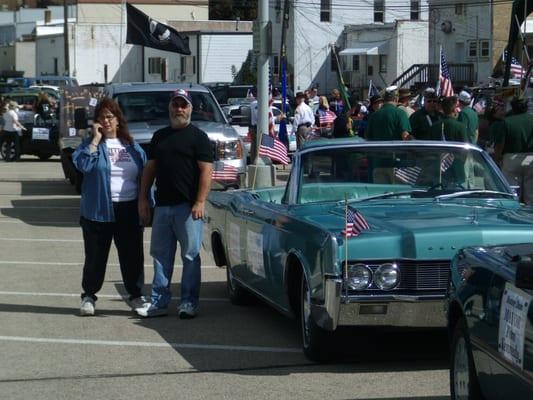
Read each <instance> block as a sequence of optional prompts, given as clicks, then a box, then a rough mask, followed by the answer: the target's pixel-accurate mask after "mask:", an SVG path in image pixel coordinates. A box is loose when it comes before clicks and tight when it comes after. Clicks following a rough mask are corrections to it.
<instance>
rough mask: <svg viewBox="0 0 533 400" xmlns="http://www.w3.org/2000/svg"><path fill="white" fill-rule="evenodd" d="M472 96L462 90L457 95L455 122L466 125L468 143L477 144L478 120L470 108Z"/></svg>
mask: <svg viewBox="0 0 533 400" xmlns="http://www.w3.org/2000/svg"><path fill="white" fill-rule="evenodd" d="M471 101H472V96H471V95H470V93H468V92H467V91H465V90H463V91H461V93H459V108H460V109H461V111H460V112H459V116H458V117H457V120H458V121H459V122H462V123H463V124H465V125H466V134H467V139H468V142H470V143H474V144H476V143H477V138H478V136H479V118H478V116H477V113H476V111H475V110H474V109H473V108H472V107H470V102H471Z"/></svg>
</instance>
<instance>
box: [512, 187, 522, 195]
mask: <svg viewBox="0 0 533 400" xmlns="http://www.w3.org/2000/svg"><path fill="white" fill-rule="evenodd" d="M511 189H513V192H515V194H516V197H518V198H520V192H521V189H520V186H519V185H511Z"/></svg>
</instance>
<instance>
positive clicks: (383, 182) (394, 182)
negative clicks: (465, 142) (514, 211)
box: [297, 146, 513, 204]
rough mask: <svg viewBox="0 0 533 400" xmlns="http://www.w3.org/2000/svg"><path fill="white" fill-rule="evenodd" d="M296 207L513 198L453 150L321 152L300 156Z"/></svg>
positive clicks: (477, 160) (478, 163) (484, 166)
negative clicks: (346, 202) (399, 200)
mask: <svg viewBox="0 0 533 400" xmlns="http://www.w3.org/2000/svg"><path fill="white" fill-rule="evenodd" d="M301 163H302V164H301V168H300V177H299V188H298V200H297V202H298V203H300V204H303V203H311V202H320V201H341V200H344V199H345V198H347V199H348V200H353V201H355V200H357V201H371V200H373V199H379V198H387V197H391V198H394V197H402V196H405V197H410V198H412V197H433V198H449V197H453V198H456V197H463V196H464V197H476V196H477V197H487V196H491V197H512V196H513V194H512V193H511V192H510V191H509V188H508V187H507V185H506V184H505V183H504V182H503V181H502V179H501V178H500V177H499V176H498V174H497V173H496V171H495V169H494V167H493V166H492V165H491V164H489V162H488V161H487V160H486V159H485V158H484V157H483V156H482V153H481V152H479V151H475V150H472V149H466V148H460V147H451V146H446V147H445V146H441V147H438V146H435V147H430V146H420V147H416V146H409V147H403V148H401V149H398V148H397V147H396V148H394V147H372V148H371V147H349V148H339V147H336V148H325V149H317V150H316V151H313V152H309V153H306V154H302V159H301Z"/></svg>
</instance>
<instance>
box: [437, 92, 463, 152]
mask: <svg viewBox="0 0 533 400" xmlns="http://www.w3.org/2000/svg"><path fill="white" fill-rule="evenodd" d="M456 106H457V97H455V96H449V97H445V98H444V99H443V100H442V101H441V107H442V112H443V113H444V117H443V118H442V120H440V121H439V122H437V123H436V124H434V125H433V126H432V127H431V136H430V140H447V141H454V142H466V141H467V133H466V126H465V124H462V123H461V122H459V121H457V109H456Z"/></svg>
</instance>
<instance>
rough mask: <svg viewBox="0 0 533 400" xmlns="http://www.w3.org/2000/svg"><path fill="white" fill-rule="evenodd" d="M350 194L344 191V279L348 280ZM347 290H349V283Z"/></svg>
mask: <svg viewBox="0 0 533 400" xmlns="http://www.w3.org/2000/svg"><path fill="white" fill-rule="evenodd" d="M347 226H348V194H347V193H344V243H345V245H344V281H345V282H348V230H347ZM345 290H346V291H348V285H346V287H345Z"/></svg>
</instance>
